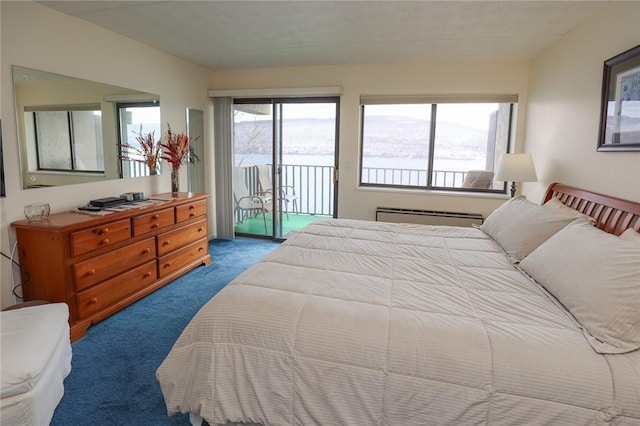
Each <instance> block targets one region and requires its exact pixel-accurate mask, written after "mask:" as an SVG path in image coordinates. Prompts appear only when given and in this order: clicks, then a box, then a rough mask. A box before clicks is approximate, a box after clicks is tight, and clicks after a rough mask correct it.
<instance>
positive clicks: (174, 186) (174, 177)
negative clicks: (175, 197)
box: [171, 170, 180, 192]
mask: <svg viewBox="0 0 640 426" xmlns="http://www.w3.org/2000/svg"><path fill="white" fill-rule="evenodd" d="M171 192H180V183H179V182H178V171H177V170H174V171H172V172H171Z"/></svg>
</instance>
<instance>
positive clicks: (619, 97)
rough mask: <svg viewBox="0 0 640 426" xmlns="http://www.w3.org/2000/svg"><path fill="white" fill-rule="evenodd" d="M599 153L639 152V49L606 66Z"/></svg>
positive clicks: (609, 60)
mask: <svg viewBox="0 0 640 426" xmlns="http://www.w3.org/2000/svg"><path fill="white" fill-rule="evenodd" d="M600 108H601V110H600V132H599V138H598V148H597V150H598V151H640V45H638V46H636V47H633V48H631V49H629V50H627V51H625V52H623V53H620V54H619V55H616V56H614V57H613V58H610V59H607V60H606V61H605V62H604V71H603V76H602V102H601V106H600Z"/></svg>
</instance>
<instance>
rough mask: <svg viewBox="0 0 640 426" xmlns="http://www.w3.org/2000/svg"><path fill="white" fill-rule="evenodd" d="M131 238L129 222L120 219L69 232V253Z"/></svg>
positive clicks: (85, 251)
mask: <svg viewBox="0 0 640 426" xmlns="http://www.w3.org/2000/svg"><path fill="white" fill-rule="evenodd" d="M129 238H131V222H130V221H129V219H128V218H127V219H122V220H118V221H115V222H109V223H107V224H104V225H99V226H95V227H93V228H88V229H85V230H82V231H77V232H73V233H71V255H72V256H78V255H80V254H83V253H87V252H90V251H92V250H97V249H99V248H102V247H105V246H108V245H111V244H114V243H118V242H120V241H124V240H127V239H129Z"/></svg>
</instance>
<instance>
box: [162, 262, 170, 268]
mask: <svg viewBox="0 0 640 426" xmlns="http://www.w3.org/2000/svg"><path fill="white" fill-rule="evenodd" d="M169 267H171V263H170V262H167V263H165V264H164V266H163V268H165V269H166V268H169Z"/></svg>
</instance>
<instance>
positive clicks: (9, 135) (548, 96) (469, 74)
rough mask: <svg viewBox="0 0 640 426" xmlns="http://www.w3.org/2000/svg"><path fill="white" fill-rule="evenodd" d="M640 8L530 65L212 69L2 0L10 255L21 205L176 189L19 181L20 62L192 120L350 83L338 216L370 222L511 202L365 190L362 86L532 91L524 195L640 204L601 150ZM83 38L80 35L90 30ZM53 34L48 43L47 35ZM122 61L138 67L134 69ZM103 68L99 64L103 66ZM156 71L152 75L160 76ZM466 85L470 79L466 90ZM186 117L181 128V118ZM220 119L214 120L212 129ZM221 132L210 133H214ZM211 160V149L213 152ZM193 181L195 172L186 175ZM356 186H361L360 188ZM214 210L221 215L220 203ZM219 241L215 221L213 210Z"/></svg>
mask: <svg viewBox="0 0 640 426" xmlns="http://www.w3.org/2000/svg"><path fill="white" fill-rule="evenodd" d="M639 7H640V5H639V4H638V3H635V2H632V3H626V2H611V3H608V4H607V5H605V6H604V7H603V8H602V9H601V10H599V11H598V13H597V14H594V15H593V16H591V17H589V18H588V19H586V20H585V21H584V22H582V23H581V24H580V25H578V26H577V27H576V28H574V29H573V30H571V31H570V32H568V33H567V34H565V35H564V36H563V37H561V38H560V39H559V40H558V41H557V42H555V43H554V44H552V45H551V46H549V47H548V48H547V49H545V50H544V51H542V52H541V53H540V54H539V55H538V56H536V57H535V58H533V59H532V60H531V61H521V62H508V63H492V62H482V61H480V62H473V63H468V62H467V63H464V62H463V63H451V62H439V63H419V64H403V63H398V64H388V65H351V66H346V65H342V66H321V67H306V68H284V69H282V68H280V69H268V70H244V71H241V72H231V71H213V72H211V71H208V70H205V69H203V68H201V67H198V66H195V65H192V64H188V63H186V62H183V61H181V60H178V59H176V58H172V57H169V56H167V55H165V54H162V53H160V52H158V51H155V50H153V49H149V48H147V47H145V46H142V45H140V44H138V43H136V42H133V41H131V40H128V39H126V38H124V37H122V36H118V35H115V34H113V33H110V32H107V31H105V30H103V29H101V28H99V27H96V26H94V25H91V24H87V23H86V22H84V21H80V20H77V19H74V18H71V17H68V16H66V15H62V14H59V13H57V12H55V11H53V10H51V9H49V8H46V7H44V6H41V5H38V4H35V3H32V2H26V3H22V2H21V3H14V4H12V3H6V2H2V9H1V11H2V69H1V73H2V93H3V97H2V110H1V111H2V118H3V120H2V132H3V145H4V160H5V167H6V170H5V177H6V179H7V186H8V187H7V193H8V196H7V197H6V198H3V199H1V200H0V203H1V207H2V213H1V221H2V222H1V226H2V228H1V231H2V233H1V239H2V251H3V252H9V251H10V249H11V244H12V242H13V240H12V238H13V236H12V234H11V231H10V228H9V224H10V223H11V222H12V221H14V220H17V219H20V218H22V215H23V213H22V207H23V206H24V205H26V204H29V203H32V202H48V203H50V204H51V206H52V210H53V211H54V212H57V211H63V210H65V209H71V208H73V207H76V206H78V205H80V204H83V203H85V202H86V201H87V200H88V199H91V198H97V197H103V196H105V197H106V196H109V195H113V194H114V193H118V194H119V193H123V192H127V191H144V192H145V193H157V192H163V191H166V190H168V188H169V179H168V177H167V176H163V177H162V178H143V179H137V180H136V181H135V182H134V181H132V182H129V181H125V180H123V181H117V182H110V183H100V184H91V185H80V186H77V187H74V188H73V189H70V188H69V187H66V188H65V187H59V188H53V189H50V190H45V189H37V190H28V191H23V190H21V189H20V186H19V171H18V170H17V164H18V161H17V159H18V153H17V146H15V145H14V144H13V143H12V142H11V141H15V140H16V128H15V126H16V125H15V119H14V117H15V113H14V107H13V99H11V97H10V96H7V94H11V93H12V81H11V73H10V66H11V65H12V64H20V65H24V66H31V67H33V68H38V69H46V70H50V71H55V72H60V73H63V74H67V75H78V76H81V77H84V78H90V79H92V80H95V81H101V82H108V83H112V84H117V85H121V86H124V87H135V88H138V89H140V90H144V91H148V92H152V93H159V94H160V95H161V98H162V100H163V101H162V105H163V121H168V122H170V123H172V125H175V126H183V125H184V107H185V106H191V107H196V108H200V109H202V110H204V111H205V114H208V115H210V113H211V106H210V103H209V102H210V100H209V98H208V97H207V96H206V91H207V90H208V89H212V88H216V89H234V88H239V87H240V88H241V87H287V86H296V87H312V86H335V85H340V86H342V87H343V90H344V95H343V99H342V110H343V116H342V120H341V122H342V128H341V133H342V135H343V136H342V146H341V153H340V154H341V157H340V161H341V163H342V165H343V167H342V168H343V170H345V175H343V179H344V180H343V182H346V184H343V186H342V187H341V192H340V195H339V196H340V201H339V206H340V207H339V208H340V210H339V216H340V217H343V218H363V219H371V218H372V217H373V212H374V209H375V207H376V206H377V205H379V203H380V200H381V199H382V200H383V201H384V202H385V204H389V205H403V206H406V207H410V208H424V206H427V205H428V206H430V207H434V208H436V207H437V208H438V209H442V210H452V211H466V210H468V209H469V204H470V203H471V204H472V205H473V207H474V208H475V210H476V211H479V212H481V213H483V214H485V216H486V215H488V213H490V212H491V211H492V210H493V209H495V208H496V207H497V206H498V205H500V204H501V203H502V202H503V201H504V199H503V198H502V199H485V198H474V199H465V198H463V197H444V196H438V195H434V194H424V195H419V196H415V195H413V194H402V193H398V194H388V193H384V194H378V193H376V194H375V196H372V194H371V193H370V192H367V191H362V190H359V189H358V188H357V186H356V184H355V181H356V178H355V173H356V172H355V167H353V168H352V171H351V172H350V173H349V171H348V166H349V163H351V164H352V165H353V164H356V163H357V161H356V159H357V155H358V150H357V132H358V130H357V125H356V123H357V118H356V117H357V104H358V95H359V94H360V93H362V92H365V93H366V92H374V91H375V92H392V93H393V92H418V93H428V92H448V91H453V90H460V91H474V90H480V89H478V88H481V90H483V91H486V92H501V93H504V92H516V93H519V94H520V96H521V103H522V105H521V112H522V113H521V115H520V121H519V123H518V137H517V138H516V148H517V150H518V151H524V152H530V153H531V154H532V155H533V156H534V158H535V160H536V167H537V171H538V176H539V181H538V182H537V183H531V184H525V185H523V193H524V194H526V195H527V197H528V198H529V199H531V200H533V201H536V202H537V201H540V200H541V198H542V195H543V193H544V189H545V188H546V186H547V185H548V184H549V183H551V182H553V181H559V182H564V183H568V184H573V185H576V186H579V187H585V188H588V189H591V190H594V191H597V192H602V193H606V194H611V195H614V196H618V197H621V198H626V199H630V200H634V201H640V185H638V182H639V181H640V168H639V167H638V163H639V161H640V154H639V153H634V152H628V153H598V152H596V151H595V146H596V135H597V131H598V117H599V99H600V89H601V78H602V76H601V73H602V62H603V61H604V60H605V59H607V58H609V57H612V56H614V55H616V54H618V53H620V52H622V51H624V50H626V49H628V48H630V47H633V46H635V45H637V44H638V40H639V38H640V37H639V34H638V31H639V30H638V28H637V19H636V18H637V16H638V14H639V13H640V11H639ZM79 35H80V36H79ZM43 40H46V43H44V42H43ZM122 64H127V65H126V66H123V65H122ZM97 65H98V66H97ZM150 75H152V76H153V78H149V76H150ZM461 84H462V86H461ZM173 123H175V124H173ZM211 127H212V126H211V123H208V124H207V125H206V127H205V129H206V131H207V132H208V134H212V133H213V129H212V128H211ZM210 139H211V138H210ZM207 158H209V159H210V158H212V153H211V151H209V152H208V153H207ZM182 178H183V179H184V176H183V177H182ZM349 182H351V183H349ZM209 207H210V211H214V209H213V205H210V206H209ZM210 220H211V222H210V226H209V229H210V230H211V231H210V232H211V235H210V236H211V237H214V236H215V235H214V234H213V232H214V230H215V226H214V225H215V218H214V217H213V215H212V217H211V219H210ZM10 273H11V272H10V268H9V267H8V265H7V263H6V262H4V261H3V262H2V275H1V277H2V306H3V307H5V306H8V305H10V304H12V303H14V300H13V298H12V295H11V288H10V285H9V284H8V283H10V282H11V280H10Z"/></svg>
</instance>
